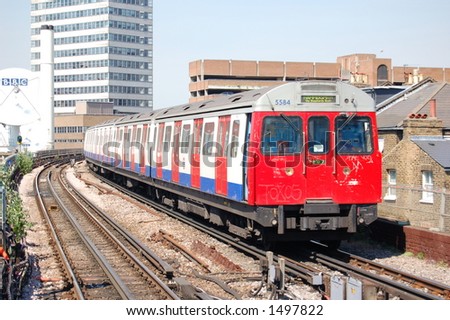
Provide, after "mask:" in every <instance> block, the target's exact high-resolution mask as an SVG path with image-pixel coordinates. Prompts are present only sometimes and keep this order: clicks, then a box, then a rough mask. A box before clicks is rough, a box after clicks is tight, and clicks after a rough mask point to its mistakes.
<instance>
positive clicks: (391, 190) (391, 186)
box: [384, 170, 397, 200]
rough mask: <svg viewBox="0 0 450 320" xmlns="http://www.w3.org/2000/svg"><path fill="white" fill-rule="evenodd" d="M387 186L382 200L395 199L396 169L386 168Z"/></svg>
mask: <svg viewBox="0 0 450 320" xmlns="http://www.w3.org/2000/svg"><path fill="white" fill-rule="evenodd" d="M387 183H388V188H387V192H386V195H385V196H384V200H396V199H397V190H396V185H397V171H396V170H388V176H387Z"/></svg>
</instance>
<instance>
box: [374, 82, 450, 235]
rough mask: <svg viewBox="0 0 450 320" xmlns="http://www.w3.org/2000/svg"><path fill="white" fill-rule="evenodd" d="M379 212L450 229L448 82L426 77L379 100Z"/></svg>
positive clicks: (382, 214) (441, 229)
mask: <svg viewBox="0 0 450 320" xmlns="http://www.w3.org/2000/svg"><path fill="white" fill-rule="evenodd" d="M377 118H378V132H379V137H380V140H381V141H382V143H381V145H382V146H383V181H384V190H383V192H384V200H383V203H382V204H381V205H380V206H379V215H380V216H381V217H383V216H384V217H387V218H395V219H398V220H402V221H409V223H410V224H411V225H413V226H417V227H423V228H427V229H433V230H439V231H446V232H450V192H449V191H450V152H449V150H450V139H449V137H450V85H449V84H447V83H438V82H433V81H423V82H422V83H421V84H419V85H417V86H414V87H411V88H410V89H408V90H406V91H405V92H402V93H400V94H398V95H396V96H394V97H393V98H391V99H388V100H387V101H386V102H384V103H382V104H380V105H378V117H377Z"/></svg>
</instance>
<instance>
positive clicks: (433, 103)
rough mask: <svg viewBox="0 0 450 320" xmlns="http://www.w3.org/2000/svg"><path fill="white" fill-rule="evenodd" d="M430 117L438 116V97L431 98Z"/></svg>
mask: <svg viewBox="0 0 450 320" xmlns="http://www.w3.org/2000/svg"><path fill="white" fill-rule="evenodd" d="M430 118H436V99H431V100H430Z"/></svg>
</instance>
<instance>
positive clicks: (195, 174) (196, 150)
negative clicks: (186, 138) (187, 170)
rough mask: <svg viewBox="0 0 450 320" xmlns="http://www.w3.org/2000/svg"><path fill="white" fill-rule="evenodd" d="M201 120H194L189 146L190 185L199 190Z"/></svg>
mask: <svg viewBox="0 0 450 320" xmlns="http://www.w3.org/2000/svg"><path fill="white" fill-rule="evenodd" d="M202 129H203V119H195V120H194V134H193V141H192V144H191V150H192V151H191V185H192V187H194V188H198V189H200V149H201V139H202Z"/></svg>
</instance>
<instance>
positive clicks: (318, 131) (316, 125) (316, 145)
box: [308, 117, 330, 154]
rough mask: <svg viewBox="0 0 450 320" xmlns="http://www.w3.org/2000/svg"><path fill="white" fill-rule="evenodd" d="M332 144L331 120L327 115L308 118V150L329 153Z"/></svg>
mask: <svg viewBox="0 0 450 320" xmlns="http://www.w3.org/2000/svg"><path fill="white" fill-rule="evenodd" d="M329 144H330V121H329V120H328V118H327V117H311V118H309V120H308V151H309V152H310V153H318V154H320V153H327V152H328V150H329Z"/></svg>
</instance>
